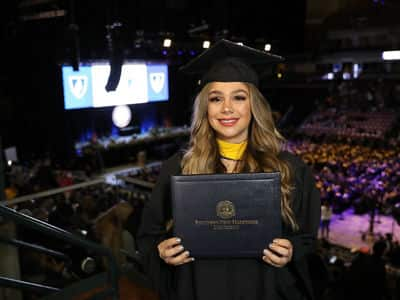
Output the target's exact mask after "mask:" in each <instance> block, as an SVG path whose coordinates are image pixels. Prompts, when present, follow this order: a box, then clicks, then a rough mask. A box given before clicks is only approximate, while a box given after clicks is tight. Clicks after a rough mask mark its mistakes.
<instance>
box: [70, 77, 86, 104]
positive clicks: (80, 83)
mask: <svg viewBox="0 0 400 300" xmlns="http://www.w3.org/2000/svg"><path fill="white" fill-rule="evenodd" d="M68 83H69V88H70V90H71V93H72V94H73V95H74V96H75V97H76V98H78V99H81V98H82V97H83V96H85V94H86V92H87V89H88V78H87V76H83V75H75V76H70V77H69V78H68Z"/></svg>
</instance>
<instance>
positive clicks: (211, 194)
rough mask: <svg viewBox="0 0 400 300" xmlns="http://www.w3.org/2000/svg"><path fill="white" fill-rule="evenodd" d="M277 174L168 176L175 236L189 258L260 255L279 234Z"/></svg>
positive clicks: (278, 187)
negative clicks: (186, 251)
mask: <svg viewBox="0 0 400 300" xmlns="http://www.w3.org/2000/svg"><path fill="white" fill-rule="evenodd" d="M280 187H281V182H280V173H279V172H275V173H240V174H210V175H208V174H205V175H180V176H172V177H171V193H172V210H173V218H174V236H177V237H179V238H181V239H182V245H183V246H184V247H185V249H186V250H188V251H190V256H192V257H258V258H260V257H262V256H263V249H265V248H267V247H268V245H269V243H271V242H272V240H273V239H274V238H279V237H281V230H282V228H281V226H282V221H281V220H282V219H281V189H280Z"/></svg>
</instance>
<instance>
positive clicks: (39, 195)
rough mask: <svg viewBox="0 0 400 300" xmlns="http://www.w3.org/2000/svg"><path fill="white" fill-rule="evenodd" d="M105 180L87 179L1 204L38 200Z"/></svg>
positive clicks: (8, 204)
mask: <svg viewBox="0 0 400 300" xmlns="http://www.w3.org/2000/svg"><path fill="white" fill-rule="evenodd" d="M104 181H105V179H104V178H99V179H94V180H90V181H86V182H82V183H77V184H73V185H69V186H66V187H62V188H56V189H51V190H48V191H44V192H39V193H35V194H29V195H25V196H21V197H18V198H15V199H12V200H9V201H1V202H0V204H2V205H7V206H10V205H15V204H18V203H21V202H25V201H29V200H32V199H35V200H37V199H39V198H43V197H49V196H52V195H55V194H59V193H64V192H68V191H72V190H76V189H81V188H84V187H88V186H91V185H95V184H99V183H103V182H104Z"/></svg>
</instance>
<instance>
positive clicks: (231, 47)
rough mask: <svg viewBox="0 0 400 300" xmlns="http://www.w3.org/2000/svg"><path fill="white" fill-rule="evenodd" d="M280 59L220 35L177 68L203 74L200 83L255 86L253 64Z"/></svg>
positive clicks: (256, 84) (273, 61)
mask: <svg viewBox="0 0 400 300" xmlns="http://www.w3.org/2000/svg"><path fill="white" fill-rule="evenodd" d="M282 60H283V58H282V57H281V56H278V55H274V54H269V53H266V52H265V51H261V50H257V49H254V48H251V47H247V46H242V45H238V44H236V43H234V42H231V41H228V40H224V39H222V40H219V41H218V42H216V43H215V45H213V46H212V47H211V48H210V49H208V50H206V51H204V52H203V53H201V54H200V55H199V56H197V57H196V58H194V59H193V60H191V61H190V62H189V63H187V64H186V65H184V66H183V67H181V68H180V70H181V71H182V72H184V73H187V74H202V75H203V76H202V79H201V83H200V84H201V86H204V85H205V84H207V83H209V82H212V81H221V82H249V83H252V84H254V85H255V86H257V87H258V82H259V79H258V75H257V72H256V70H255V69H254V67H255V66H259V65H265V64H271V63H276V62H280V61H282Z"/></svg>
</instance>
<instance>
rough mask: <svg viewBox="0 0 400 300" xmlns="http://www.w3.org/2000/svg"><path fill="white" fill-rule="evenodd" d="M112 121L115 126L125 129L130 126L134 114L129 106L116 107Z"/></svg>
mask: <svg viewBox="0 0 400 300" xmlns="http://www.w3.org/2000/svg"><path fill="white" fill-rule="evenodd" d="M112 120H113V123H114V125H115V126H117V127H119V128H124V127H126V126H128V125H129V123H130V122H131V120H132V113H131V110H130V108H129V106H127V105H120V106H116V107H114V110H113V112H112Z"/></svg>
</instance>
